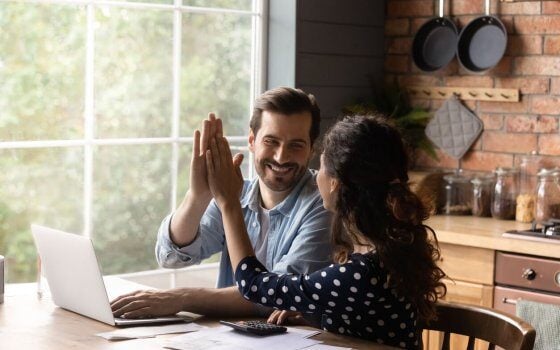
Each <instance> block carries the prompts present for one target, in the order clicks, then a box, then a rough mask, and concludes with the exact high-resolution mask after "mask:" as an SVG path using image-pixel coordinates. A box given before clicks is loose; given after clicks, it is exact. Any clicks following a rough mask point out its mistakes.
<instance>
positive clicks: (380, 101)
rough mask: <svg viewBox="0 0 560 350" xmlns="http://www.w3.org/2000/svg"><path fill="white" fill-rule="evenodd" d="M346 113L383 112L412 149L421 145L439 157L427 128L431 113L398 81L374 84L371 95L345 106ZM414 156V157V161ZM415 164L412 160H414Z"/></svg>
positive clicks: (423, 148) (429, 153)
mask: <svg viewBox="0 0 560 350" xmlns="http://www.w3.org/2000/svg"><path fill="white" fill-rule="evenodd" d="M344 113H345V114H346V115H368V114H381V115H382V116H385V117H386V118H388V119H390V120H392V121H393V123H394V124H395V126H396V127H397V128H398V129H399V130H400V131H401V134H402V136H403V138H404V140H405V142H406V144H407V146H408V147H409V148H410V151H411V153H413V152H414V151H415V150H417V149H420V150H422V151H424V152H426V153H427V154H428V155H429V156H431V157H432V158H434V159H435V160H438V157H437V154H436V151H435V147H436V146H435V145H434V144H433V143H432V142H431V141H430V140H429V139H428V137H427V136H426V133H425V132H424V130H425V128H426V125H427V124H428V122H429V121H430V119H431V117H432V114H431V113H430V112H429V111H428V110H426V109H423V108H420V107H413V106H411V104H410V102H409V100H408V98H407V96H406V94H405V92H404V91H403V90H402V89H401V88H399V87H398V86H396V85H392V86H386V87H384V88H382V89H379V88H376V87H375V85H374V84H372V96H371V98H370V99H368V100H362V101H358V102H357V103H355V104H352V105H349V106H346V107H345V108H344ZM413 159H414V158H413V157H411V161H412V160H413ZM411 165H412V164H411Z"/></svg>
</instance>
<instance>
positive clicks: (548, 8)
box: [542, 1, 560, 15]
mask: <svg viewBox="0 0 560 350" xmlns="http://www.w3.org/2000/svg"><path fill="white" fill-rule="evenodd" d="M542 14H543V15H557V14H560V3H559V2H558V1H543V7H542Z"/></svg>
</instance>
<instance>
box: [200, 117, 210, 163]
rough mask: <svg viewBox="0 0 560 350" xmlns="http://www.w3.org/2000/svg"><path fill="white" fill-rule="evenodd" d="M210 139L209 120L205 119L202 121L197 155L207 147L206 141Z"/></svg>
mask: <svg viewBox="0 0 560 350" xmlns="http://www.w3.org/2000/svg"><path fill="white" fill-rule="evenodd" d="M209 140H210V121H209V120H205V121H203V122H202V137H201V139H200V152H202V153H200V152H199V153H198V154H199V155H203V153H205V152H206V150H207V149H208V142H209Z"/></svg>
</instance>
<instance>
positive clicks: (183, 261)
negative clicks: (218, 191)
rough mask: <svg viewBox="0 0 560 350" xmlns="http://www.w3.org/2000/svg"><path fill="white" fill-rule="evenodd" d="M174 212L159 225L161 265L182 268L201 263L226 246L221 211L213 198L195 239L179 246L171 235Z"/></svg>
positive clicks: (158, 259) (157, 243)
mask: <svg viewBox="0 0 560 350" xmlns="http://www.w3.org/2000/svg"><path fill="white" fill-rule="evenodd" d="M172 217H173V214H170V215H168V216H167V217H165V218H164V219H163V221H162V223H161V225H160V227H159V230H158V236H157V242H156V249H155V250H156V259H157V261H158V264H159V265H160V266H161V267H166V268H180V267H186V266H191V265H196V264H199V263H200V262H201V261H202V260H204V259H206V258H208V257H210V256H211V255H213V254H215V253H217V252H220V251H222V250H223V248H224V242H225V240H224V230H223V225H222V218H221V213H220V211H219V209H218V207H217V206H216V203H215V202H214V201H213V200H212V202H211V203H210V205H209V206H208V208H207V209H206V212H205V213H204V215H203V216H202V219H201V221H200V225H199V227H198V230H197V233H196V237H195V239H194V240H193V241H192V242H191V243H190V244H189V245H187V246H184V247H179V246H178V245H176V244H175V243H173V241H172V240H171V237H170V229H169V227H170V224H171V218H172Z"/></svg>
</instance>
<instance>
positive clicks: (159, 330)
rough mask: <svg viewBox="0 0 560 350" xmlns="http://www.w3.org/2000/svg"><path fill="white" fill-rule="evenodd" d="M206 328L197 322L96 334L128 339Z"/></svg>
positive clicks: (106, 337)
mask: <svg viewBox="0 0 560 350" xmlns="http://www.w3.org/2000/svg"><path fill="white" fill-rule="evenodd" d="M204 328H205V327H203V326H200V325H198V324H196V323H181V324H172V325H167V326H149V327H131V328H123V329H117V330H115V331H111V332H103V333H98V334H96V335H97V336H100V337H102V338H105V339H107V340H126V339H137V338H152V337H155V336H156V335H160V334H173V333H186V332H196V331H198V330H201V329H204Z"/></svg>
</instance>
